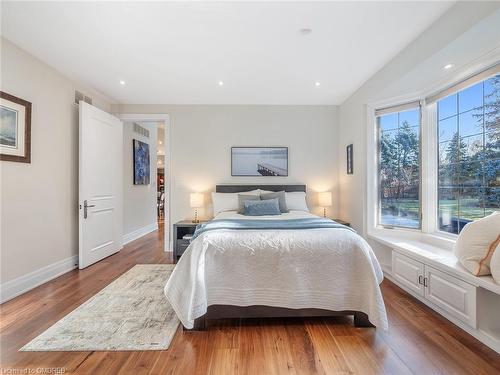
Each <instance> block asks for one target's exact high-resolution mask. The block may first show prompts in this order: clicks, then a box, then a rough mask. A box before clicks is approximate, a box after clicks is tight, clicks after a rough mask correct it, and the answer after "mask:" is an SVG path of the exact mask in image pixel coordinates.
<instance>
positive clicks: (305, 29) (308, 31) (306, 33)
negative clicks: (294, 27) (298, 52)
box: [300, 27, 312, 35]
mask: <svg viewBox="0 0 500 375" xmlns="http://www.w3.org/2000/svg"><path fill="white" fill-rule="evenodd" d="M300 33H301V34H302V35H309V34H311V33H312V30H311V29H310V28H308V27H304V28H302V29H300Z"/></svg>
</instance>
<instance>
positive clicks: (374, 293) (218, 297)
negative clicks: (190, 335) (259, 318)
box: [165, 211, 387, 329]
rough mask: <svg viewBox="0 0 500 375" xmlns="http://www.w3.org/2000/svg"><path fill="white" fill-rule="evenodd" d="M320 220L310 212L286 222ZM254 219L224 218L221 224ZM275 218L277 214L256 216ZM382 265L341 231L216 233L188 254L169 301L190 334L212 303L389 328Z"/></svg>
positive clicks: (197, 242)
mask: <svg viewBox="0 0 500 375" xmlns="http://www.w3.org/2000/svg"><path fill="white" fill-rule="evenodd" d="M303 217H315V216H314V215H312V214H310V213H306V212H298V211H295V212H290V213H288V214H282V215H280V217H279V218H281V219H292V218H293V219H298V218H303ZM229 218H231V219H234V218H239V219H242V220H245V219H247V218H248V217H246V216H243V215H238V214H237V213H236V212H223V213H220V214H219V215H217V216H216V218H215V220H217V219H229ZM257 218H259V219H262V220H266V219H274V220H276V218H277V217H276V216H261V217H255V216H253V217H251V219H252V220H255V219H257ZM382 280H383V275H382V270H381V269H380V265H379V263H378V261H377V259H376V257H375V255H374V253H373V251H372V249H371V248H370V246H369V245H368V244H367V243H366V241H365V240H364V239H363V238H362V237H360V236H359V235H357V234H356V233H354V232H352V231H350V230H347V229H340V228H335V229H334V228H328V229H326V228H325V229H304V230H214V231H209V232H205V233H203V234H201V235H200V236H199V237H198V238H196V239H194V240H193V242H192V243H191V244H190V246H189V247H188V248H187V249H186V251H185V252H184V254H183V255H182V257H181V259H180V260H179V262H178V264H177V266H176V267H175V269H174V271H173V273H172V275H171V276H170V279H169V280H168V282H167V284H166V286H165V295H166V296H167V298H168V300H169V302H170V303H171V305H172V307H173V309H174V310H175V312H176V313H177V316H178V317H179V319H180V321H181V322H182V324H183V325H184V326H185V327H186V328H192V327H193V323H194V320H195V319H196V318H198V317H201V316H203V315H204V314H205V313H206V311H207V307H208V306H210V305H215V304H219V305H235V306H251V305H265V306H274V307H285V308H292V309H301V308H319V309H326V310H334V311H342V310H355V311H362V312H364V313H366V314H368V317H369V319H370V322H371V323H372V324H374V325H375V326H377V327H380V328H383V329H386V328H387V316H386V312H385V306H384V301H383V298H382V293H381V291H380V288H379V284H380V283H381V282H382Z"/></svg>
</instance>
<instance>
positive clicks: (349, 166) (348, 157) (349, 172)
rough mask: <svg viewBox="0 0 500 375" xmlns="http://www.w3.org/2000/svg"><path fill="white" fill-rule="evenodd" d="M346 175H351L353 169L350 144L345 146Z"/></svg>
mask: <svg viewBox="0 0 500 375" xmlns="http://www.w3.org/2000/svg"><path fill="white" fill-rule="evenodd" d="M347 174H353V169H352V143H351V144H350V145H348V146H347Z"/></svg>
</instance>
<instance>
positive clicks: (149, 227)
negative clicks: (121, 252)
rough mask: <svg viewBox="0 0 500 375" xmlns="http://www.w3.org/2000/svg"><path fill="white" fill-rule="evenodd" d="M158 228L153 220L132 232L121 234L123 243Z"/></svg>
mask: <svg viewBox="0 0 500 375" xmlns="http://www.w3.org/2000/svg"><path fill="white" fill-rule="evenodd" d="M157 229H158V223H157V222H154V223H152V224H149V225H146V226H145V227H142V228H139V229H137V230H134V231H133V232H130V233H127V234H125V235H123V244H124V245H126V244H128V243H129V242H132V241H133V240H136V239H138V238H140V237H142V236H145V235H146V234H148V233H151V232H154V231H155V230H157Z"/></svg>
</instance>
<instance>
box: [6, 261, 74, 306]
mask: <svg viewBox="0 0 500 375" xmlns="http://www.w3.org/2000/svg"><path fill="white" fill-rule="evenodd" d="M76 267H78V255H75V256H72V257H69V258H66V259H63V260H60V261H59V262H56V263H52V264H49V265H48V266H45V267H42V268H40V269H38V270H36V271H33V272H30V273H28V274H27V275H23V276H20V277H18V278H16V279H14V280H10V281H7V282H6V283H3V284H0V303H4V302H6V301H8V300H10V299H12V298H14V297H17V296H19V295H21V294H23V293H26V292H27V291H29V290H31V289H33V288H36V287H37V286H39V285H41V284H43V283H46V282H47V281H50V280H52V279H55V278H56V277H58V276H61V275H62V274H64V273H66V272H69V271H71V270H72V269H74V268H76Z"/></svg>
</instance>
